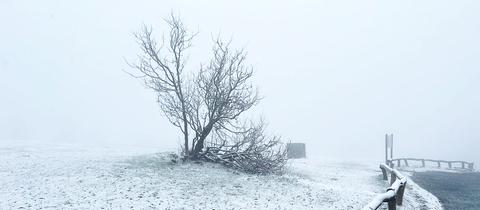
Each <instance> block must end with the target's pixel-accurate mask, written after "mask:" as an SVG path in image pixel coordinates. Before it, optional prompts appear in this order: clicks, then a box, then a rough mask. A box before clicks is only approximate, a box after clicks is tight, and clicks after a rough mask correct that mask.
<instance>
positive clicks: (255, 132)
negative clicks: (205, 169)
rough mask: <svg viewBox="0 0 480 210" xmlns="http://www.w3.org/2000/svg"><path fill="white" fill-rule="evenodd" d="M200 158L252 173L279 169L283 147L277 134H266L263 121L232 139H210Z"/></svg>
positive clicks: (282, 164) (274, 171)
mask: <svg viewBox="0 0 480 210" xmlns="http://www.w3.org/2000/svg"><path fill="white" fill-rule="evenodd" d="M200 159H203V160H206V161H209V162H215V163H221V164H223V165H225V166H227V167H230V168H234V169H237V170H241V171H244V172H247V173H252V174H269V173H278V172H281V171H282V169H283V168H284V166H285V164H286V162H287V154H286V149H285V147H284V146H283V143H282V142H281V141H280V138H278V137H267V136H266V135H265V134H264V125H263V123H262V124H260V125H257V126H255V127H252V128H250V129H249V130H248V131H246V132H244V133H240V134H237V135H236V138H234V140H232V139H230V140H228V139H223V140H222V141H221V143H220V144H218V142H217V143H213V142H211V143H210V145H209V146H208V147H207V148H206V149H205V150H204V151H203V152H202V153H201V155H200Z"/></svg>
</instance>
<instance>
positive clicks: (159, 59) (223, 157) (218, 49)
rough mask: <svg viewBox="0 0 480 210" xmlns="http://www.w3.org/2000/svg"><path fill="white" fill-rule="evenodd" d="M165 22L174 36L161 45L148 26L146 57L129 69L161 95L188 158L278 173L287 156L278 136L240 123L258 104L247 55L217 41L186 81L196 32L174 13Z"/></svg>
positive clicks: (143, 38) (143, 43)
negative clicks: (206, 58) (134, 71)
mask: <svg viewBox="0 0 480 210" xmlns="http://www.w3.org/2000/svg"><path fill="white" fill-rule="evenodd" d="M166 22H167V23H168V25H169V29H170V33H169V35H168V36H167V38H166V39H165V38H164V39H163V41H162V42H161V43H160V44H158V43H157V42H156V40H155V39H154V38H153V36H152V30H151V29H150V28H148V27H143V30H142V31H141V32H140V33H138V34H136V38H137V40H138V43H139V45H140V48H141V50H142V53H141V55H139V56H138V58H139V59H138V62H137V63H136V64H131V66H132V67H133V68H134V69H136V70H138V71H137V73H140V74H139V75H137V74H132V75H133V76H135V77H136V78H141V79H142V80H143V82H144V83H145V85H146V86H147V87H148V88H150V89H152V90H154V91H155V92H156V93H157V96H158V103H159V104H160V108H161V110H162V111H163V113H164V114H165V116H166V117H167V118H168V120H169V121H170V122H171V123H172V124H173V125H174V126H176V127H178V128H179V129H180V130H181V132H182V134H183V137H184V144H183V156H184V159H196V160H207V161H213V162H221V163H223V164H225V165H228V166H231V167H234V168H237V169H241V170H244V171H247V172H252V173H266V172H268V171H270V172H273V171H278V169H279V168H281V167H283V165H284V163H285V157H286V156H285V150H284V149H282V147H281V142H280V140H279V138H276V137H272V138H268V137H266V136H265V134H264V124H263V122H261V123H260V124H256V125H253V124H249V125H247V124H246V123H241V122H242V120H240V116H241V115H242V114H243V113H245V112H246V111H248V110H250V109H251V108H252V107H254V106H255V105H256V104H258V102H259V101H260V97H259V96H258V91H257V88H255V87H254V86H253V85H252V84H251V82H250V80H251V78H252V76H253V68H252V67H251V66H249V65H247V64H246V52H245V51H244V50H243V49H242V50H233V49H232V48H231V47H230V42H224V41H222V40H221V39H219V38H217V39H216V40H215V41H214V47H213V48H212V53H213V57H212V58H211V60H210V62H209V63H208V64H207V65H204V66H202V67H201V68H200V70H199V71H198V72H197V73H196V74H195V75H194V76H193V77H191V78H187V77H186V76H185V73H184V68H185V62H186V56H185V52H186V50H187V49H188V48H190V47H191V45H192V39H193V37H194V35H195V34H192V33H189V32H188V30H187V29H186V28H185V26H184V25H183V23H182V22H181V21H180V19H179V18H177V17H175V16H174V15H172V16H171V17H170V19H168V20H167V21H166ZM165 42H166V43H167V44H165ZM189 131H191V132H189ZM212 133H213V135H212ZM189 135H190V136H189ZM190 139H191V141H189V140H190ZM208 141H210V142H208ZM189 143H191V145H189ZM206 144H209V146H208V147H205V145H206Z"/></svg>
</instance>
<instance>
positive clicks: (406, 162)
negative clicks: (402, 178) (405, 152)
mask: <svg viewBox="0 0 480 210" xmlns="http://www.w3.org/2000/svg"><path fill="white" fill-rule="evenodd" d="M403 161H405V166H406V167H408V161H407V159H405V160H403Z"/></svg>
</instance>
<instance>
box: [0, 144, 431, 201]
mask: <svg viewBox="0 0 480 210" xmlns="http://www.w3.org/2000/svg"><path fill="white" fill-rule="evenodd" d="M0 185H1V186H2V187H1V188H0V209H11V208H12V209H21V208H22V209H39V208H44V209H296V210H298V209H360V208H361V207H363V205H365V204H366V203H368V202H369V201H370V199H371V198H373V197H374V196H375V194H376V193H380V192H383V191H384V190H385V189H386V187H387V185H388V183H386V182H384V181H383V180H381V173H380V170H379V169H377V168H376V167H375V165H361V164H357V163H346V162H335V161H321V160H308V159H307V160H293V161H290V162H289V165H288V170H287V172H286V173H285V174H284V175H281V176H280V175H269V176H256V175H249V174H243V173H239V172H236V171H233V170H230V169H226V168H224V167H222V166H219V165H215V164H208V163H205V164H197V163H186V164H181V163H178V164H175V163H172V162H171V161H170V159H169V158H168V155H167V154H166V153H158V151H157V150H156V149H155V148H132V147H127V148H95V149H92V148H87V147H80V146H73V145H70V146H52V145H43V146H39V145H36V146H29V147H25V146H20V145H4V144H2V145H0ZM405 196H406V198H405V199H406V200H405V206H404V207H403V209H440V204H439V202H438V200H437V199H436V198H435V197H433V196H432V195H431V194H429V193H428V192H426V191H424V190H422V189H421V188H419V187H418V186H417V185H415V184H414V183H413V182H411V181H410V182H409V185H408V188H407V191H406V195H405Z"/></svg>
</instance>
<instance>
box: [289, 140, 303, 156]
mask: <svg viewBox="0 0 480 210" xmlns="http://www.w3.org/2000/svg"><path fill="white" fill-rule="evenodd" d="M287 157H288V159H297V158H306V157H307V156H306V152H305V144H304V143H288V144H287Z"/></svg>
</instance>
